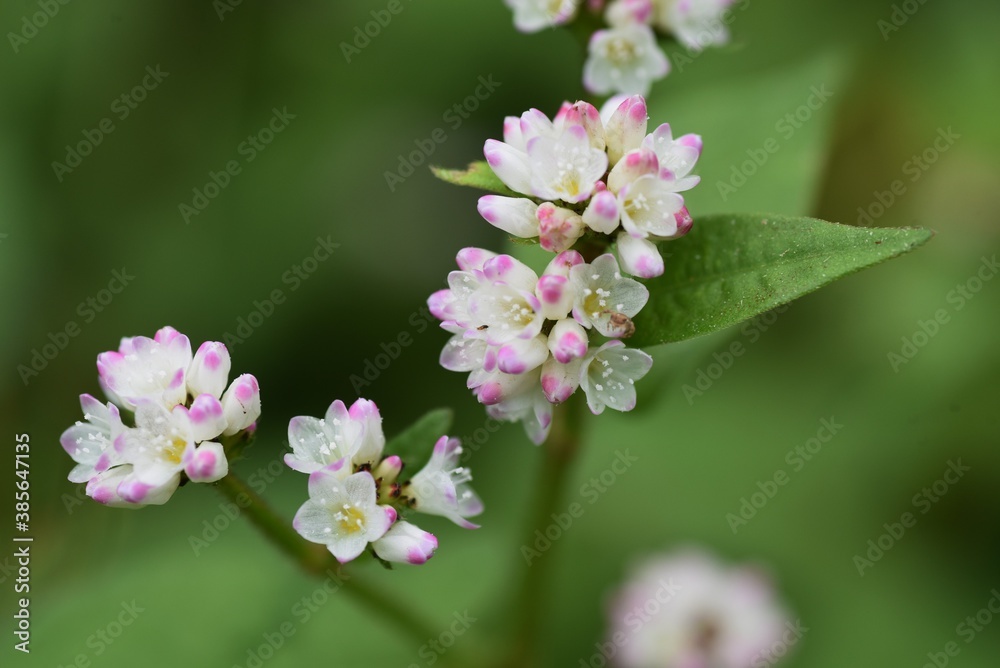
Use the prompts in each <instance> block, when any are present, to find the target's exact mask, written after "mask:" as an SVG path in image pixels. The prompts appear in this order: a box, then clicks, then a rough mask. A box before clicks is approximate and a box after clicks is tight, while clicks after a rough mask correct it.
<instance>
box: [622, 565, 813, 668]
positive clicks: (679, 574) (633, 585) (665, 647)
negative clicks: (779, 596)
mask: <svg viewBox="0 0 1000 668" xmlns="http://www.w3.org/2000/svg"><path fill="white" fill-rule="evenodd" d="M608 613H609V620H608V622H609V628H608V636H609V637H610V638H613V639H614V644H615V645H617V650H616V657H615V660H616V665H619V666H621V667H622V668H646V666H718V667H719V668H746V666H751V665H754V666H756V665H765V664H766V665H770V664H771V663H772V661H773V660H775V657H774V656H772V655H771V654H770V652H769V650H771V648H772V647H774V646H775V645H776V643H777V644H781V643H784V646H785V649H787V645H788V644H790V642H794V639H791V640H790V639H789V635H788V634H789V633H790V632H794V631H795V629H796V628H797V627H796V626H795V625H792V624H791V623H790V620H789V618H788V616H787V613H786V612H785V610H784V609H783V608H782V606H781V605H780V604H779V603H778V602H777V600H776V597H775V593H774V589H773V587H772V585H771V583H770V582H769V581H768V580H767V579H766V578H765V577H764V576H763V575H762V574H761V573H759V572H757V571H756V570H754V569H751V568H748V567H727V566H725V565H724V564H722V563H720V562H719V561H718V560H717V559H716V558H715V557H713V556H712V555H709V554H707V553H704V552H701V551H697V550H683V551H680V552H675V553H672V554H665V555H661V556H657V557H654V558H652V559H650V560H649V561H648V562H646V563H645V564H643V565H642V566H641V567H640V568H638V569H636V571H635V573H634V574H633V575H632V577H631V578H630V579H629V581H628V583H626V584H625V586H623V587H622V589H621V590H620V591H619V592H617V594H616V596H615V597H614V599H613V601H612V603H611V605H610V607H609V610H608ZM777 656H780V654H779V655H777Z"/></svg>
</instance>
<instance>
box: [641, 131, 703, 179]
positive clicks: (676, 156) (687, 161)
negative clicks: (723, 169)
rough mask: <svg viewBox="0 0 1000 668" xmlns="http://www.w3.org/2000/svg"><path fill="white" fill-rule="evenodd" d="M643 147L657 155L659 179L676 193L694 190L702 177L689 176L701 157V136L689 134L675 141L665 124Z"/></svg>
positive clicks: (650, 135) (649, 137)
mask: <svg viewBox="0 0 1000 668" xmlns="http://www.w3.org/2000/svg"><path fill="white" fill-rule="evenodd" d="M642 147H643V148H645V149H648V150H650V151H653V152H654V153H655V154H656V158H657V166H658V168H659V177H660V178H661V179H663V180H664V181H667V182H668V183H670V184H671V186H672V188H673V191H674V192H683V191H685V190H690V189H691V188H694V187H695V186H696V185H698V183H699V182H700V181H701V177H700V176H689V174H690V173H691V170H692V169H694V166H695V165H696V164H697V163H698V158H699V157H701V149H702V140H701V137H700V136H699V135H696V134H687V135H684V136H682V137H678V138H677V139H674V137H673V134H672V133H671V130H670V124H669V123H663V124H662V125H660V126H659V127H658V128H656V130H654V131H653V132H652V133H651V134H649V135H647V136H646V137H645V138H644V139H643V141H642Z"/></svg>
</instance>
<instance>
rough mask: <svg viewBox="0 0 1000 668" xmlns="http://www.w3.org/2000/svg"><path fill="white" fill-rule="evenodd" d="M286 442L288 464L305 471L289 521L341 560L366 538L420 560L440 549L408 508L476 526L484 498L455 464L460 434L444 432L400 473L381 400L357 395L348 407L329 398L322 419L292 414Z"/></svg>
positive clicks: (384, 555)
mask: <svg viewBox="0 0 1000 668" xmlns="http://www.w3.org/2000/svg"><path fill="white" fill-rule="evenodd" d="M288 443H289V445H290V446H291V448H292V451H291V452H290V453H288V454H287V455H285V463H286V464H287V465H288V466H289V467H291V468H292V469H294V470H296V471H300V472H302V473H308V474H309V500H308V501H306V502H305V503H304V504H303V505H302V507H301V508H300V509H299V511H298V513H296V515H295V520H294V522H293V526H294V527H295V530H296V531H298V532H299V534H301V535H302V537H303V538H305V539H306V540H309V541H312V542H314V543H319V544H322V545H326V546H327V549H329V550H330V552H331V554H333V556H334V557H336V558H337V560H338V561H340V562H341V563H345V562H348V561H351V560H353V559H355V558H357V557H358V556H359V555H361V554H362V553H363V552H364V551H365V548H366V547H367V546H368V545H369V544H371V546H372V550H373V551H374V553H375V555H376V556H377V557H378V558H379V559H382V560H385V561H395V562H401V563H409V564H423V563H425V562H426V561H427V560H428V559H430V558H431V557H432V556H433V555H434V551H435V550H437V545H438V542H437V538H435V537H434V536H433V535H432V534H430V533H427V532H426V531H423V530H421V529H419V528H418V527H416V526H414V525H413V524H411V523H409V522H407V521H404V520H403V519H400V514H401V513H403V512H406V511H408V510H415V511H417V512H422V513H427V514H430V515H441V516H443V517H446V518H448V519H450V520H451V521H452V522H454V523H455V524H457V525H459V526H461V527H464V528H466V529H475V528H477V526H476V525H475V524H473V523H471V522H469V521H468V519H467V518H469V517H474V516H476V515H478V514H479V513H481V512H482V511H483V504H482V501H480V500H479V497H478V496H476V493H475V492H473V491H472V488H471V487H470V486H469V482H470V481H471V480H472V476H471V475H470V474H469V470H468V469H467V468H465V467H463V466H459V462H460V459H461V456H462V447H461V443H460V442H459V441H458V439H454V438H448V437H447V436H442V437H441V438H440V439H439V440H438V442H437V443H436V444H435V446H434V451H433V453H432V455H431V458H430V461H429V462H428V463H427V465H426V466H424V468H423V469H421V470H420V472H419V473H417V474H416V475H415V476H413V477H412V478H410V479H409V480H404V479H402V478H401V477H400V474H401V472H402V470H403V461H402V460H401V459H400V458H399V457H398V456H396V455H391V456H388V457H384V456H383V450H384V448H385V436H384V435H383V433H382V417H381V415H379V411H378V407H377V406H376V405H375V404H374V402H371V401H368V400H366V399H358V400H357V401H355V402H354V404H352V405H351V407H350V408H347V406H345V405H344V403H343V402H342V401H334V402H333V403H332V404H331V405H330V408H329V409H327V412H326V415H325V416H324V417H323V418H314V417H306V416H303V417H296V418H292V420H291V421H290V422H289V423H288Z"/></svg>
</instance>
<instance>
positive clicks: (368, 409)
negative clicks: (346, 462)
mask: <svg viewBox="0 0 1000 668" xmlns="http://www.w3.org/2000/svg"><path fill="white" fill-rule="evenodd" d="M350 416H351V419H352V420H353V421H354V422H355V423H356V424H359V425H360V426H361V438H360V443H359V445H358V448H357V450H356V451H355V453H354V456H353V458H352V461H353V463H354V465H355V466H360V465H362V464H368V465H369V466H370V467H375V466H376V465H377V464H378V462H379V460H381V459H382V451H383V450H384V449H385V434H383V433H382V416H381V415H380V414H379V412H378V406H376V405H375V402H374V401H369V400H367V399H358V400H357V401H355V402H354V403H353V404H352V405H351V409H350Z"/></svg>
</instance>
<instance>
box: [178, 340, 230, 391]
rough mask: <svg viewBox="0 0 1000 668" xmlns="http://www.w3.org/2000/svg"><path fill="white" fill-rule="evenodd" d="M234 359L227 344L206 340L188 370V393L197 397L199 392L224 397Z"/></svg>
mask: <svg viewBox="0 0 1000 668" xmlns="http://www.w3.org/2000/svg"><path fill="white" fill-rule="evenodd" d="M231 366H232V361H231V360H230V358H229V351H228V350H227V349H226V346H225V344H222V343H219V342H218V341H206V342H205V343H203V344H201V345H200V346H199V347H198V352H197V353H195V355H194V359H193V360H191V366H190V367H188V372H187V389H188V394H190V395H191V396H192V397H196V396H198V395H199V394H211V395H212V396H214V397H215V398H216V399H219V398H221V397H222V393H223V391H224V390H225V389H226V383H228V382H229V370H230V368H231Z"/></svg>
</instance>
